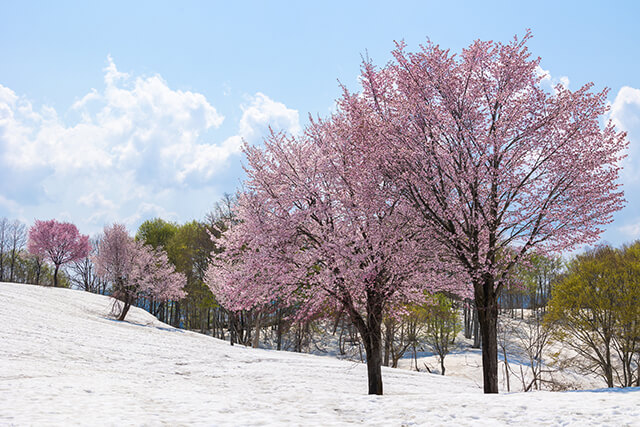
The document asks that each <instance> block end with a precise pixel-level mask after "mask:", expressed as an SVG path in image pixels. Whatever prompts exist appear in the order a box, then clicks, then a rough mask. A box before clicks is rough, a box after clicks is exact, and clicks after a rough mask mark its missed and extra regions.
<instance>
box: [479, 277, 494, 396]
mask: <svg viewBox="0 0 640 427" xmlns="http://www.w3.org/2000/svg"><path fill="white" fill-rule="evenodd" d="M474 288H475V299H476V307H477V310H478V320H479V322H480V335H481V337H482V344H481V346H482V376H483V380H484V392H485V393H498V330H497V326H498V298H497V294H496V292H495V290H494V283H493V278H492V277H491V278H489V277H485V278H484V280H483V281H482V282H481V283H479V284H476V286H474Z"/></svg>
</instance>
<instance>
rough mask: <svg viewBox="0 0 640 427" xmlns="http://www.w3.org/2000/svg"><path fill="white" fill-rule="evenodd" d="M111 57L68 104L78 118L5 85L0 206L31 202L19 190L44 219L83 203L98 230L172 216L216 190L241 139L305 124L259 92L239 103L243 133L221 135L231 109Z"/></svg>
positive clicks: (0, 95)
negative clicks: (94, 84) (98, 80)
mask: <svg viewBox="0 0 640 427" xmlns="http://www.w3.org/2000/svg"><path fill="white" fill-rule="evenodd" d="M107 62H108V64H107V66H106V67H105V69H104V88H102V89H91V90H90V91H89V92H88V93H86V94H85V95H84V96H82V97H79V98H78V99H77V100H76V101H75V102H74V103H73V104H72V105H71V107H70V109H69V111H70V112H71V113H73V114H72V115H74V116H77V117H78V119H77V121H76V122H74V123H67V122H65V120H64V119H63V117H66V115H65V114H58V112H57V111H56V110H54V109H53V108H49V107H47V106H43V107H41V108H36V107H34V106H33V104H32V103H31V102H30V101H29V100H27V99H25V98H24V97H21V96H19V95H17V94H16V93H15V92H14V91H12V90H11V89H10V88H7V87H4V86H2V85H0V181H2V180H5V182H4V184H2V183H1V182H0V194H2V195H3V196H2V199H1V200H0V202H1V203H0V206H2V207H3V210H6V211H9V214H8V215H11V213H13V214H14V215H17V214H18V212H17V210H18V206H20V205H21V204H22V203H26V202H24V201H21V200H20V198H24V197H26V194H30V195H31V196H30V197H31V199H32V200H30V203H32V204H33V206H34V207H33V209H32V210H31V212H33V215H34V217H38V218H40V217H42V216H43V212H44V215H47V216H48V217H53V216H56V215H58V216H59V215H62V214H66V213H68V212H69V211H71V212H73V213H74V214H75V215H80V214H78V213H77V212H76V210H77V211H82V212H83V214H82V219H81V220H78V218H75V221H77V222H82V221H84V222H86V223H87V224H89V223H91V224H96V225H99V226H100V228H101V224H99V222H102V223H107V222H113V221H118V220H122V218H126V219H127V220H128V221H134V222H135V221H136V218H137V219H144V217H145V215H151V214H157V215H163V216H164V217H166V218H167V219H170V218H171V217H176V215H177V214H176V212H177V211H179V210H180V211H184V206H177V205H176V204H177V202H176V200H178V199H181V200H182V202H181V203H182V204H184V201H183V199H182V198H183V197H184V195H185V194H191V192H193V193H194V194H195V193H197V194H198V195H199V196H202V194H206V193H203V192H202V191H200V190H199V189H204V188H211V185H212V183H211V180H212V178H213V177H214V176H215V175H216V174H218V173H220V172H221V171H223V170H225V169H228V168H229V165H230V164H231V162H232V161H236V162H237V161H238V160H239V153H240V151H241V146H242V140H243V139H244V140H247V141H249V142H257V141H258V140H259V139H261V138H262V137H263V136H265V135H266V129H267V127H268V126H269V125H271V126H273V127H275V128H276V129H284V130H288V131H290V132H299V131H300V124H299V120H298V112H297V111H296V110H292V109H289V108H287V107H286V106H285V105H284V104H282V103H279V102H276V101H274V100H272V99H270V98H269V97H268V96H266V95H264V94H262V93H257V94H256V95H255V96H253V97H249V98H248V101H247V105H246V106H241V108H242V117H241V118H240V120H239V121H238V123H237V124H236V126H237V133H236V134H235V135H233V136H230V137H226V138H220V140H221V142H219V141H220V140H219V141H218V142H216V141H215V140H213V139H214V138H215V135H214V132H213V131H215V130H216V129H218V128H219V127H220V126H221V125H222V123H223V121H224V117H223V115H222V114H220V113H219V112H218V111H217V110H216V108H215V107H214V106H213V105H211V103H210V102H209V101H208V100H207V98H206V97H205V96H204V95H203V94H201V93H197V92H192V91H182V90H175V89H172V88H171V87H170V86H169V84H168V83H167V82H166V81H165V80H164V79H163V78H162V77H161V76H159V75H153V76H150V77H149V76H146V77H141V76H134V75H132V74H129V73H124V72H121V71H119V70H118V68H117V67H116V64H115V63H114V61H113V59H112V58H111V57H108V61H107ZM234 159H235V160H234ZM18 177H20V178H18ZM8 179H14V182H13V183H11V184H9V183H7V180H8ZM10 187H11V191H9V189H10ZM9 192H11V194H9ZM211 197H212V199H213V197H215V195H212V196H211ZM10 201H11V202H15V204H13V203H11V202H10ZM213 201H214V200H211V201H210V204H212V203H213ZM36 205H37V208H36ZM44 206H48V208H46V209H45V208H44ZM198 214H199V213H198ZM0 215H1V214H0ZM27 215H29V214H27ZM72 219H74V218H72ZM176 219H177V218H176Z"/></svg>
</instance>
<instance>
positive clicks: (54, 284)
mask: <svg viewBox="0 0 640 427" xmlns="http://www.w3.org/2000/svg"><path fill="white" fill-rule="evenodd" d="M58 269H60V265H59V264H56V269H55V270H54V271H53V287H54V288H57V287H58Z"/></svg>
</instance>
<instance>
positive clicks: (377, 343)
mask: <svg viewBox="0 0 640 427" xmlns="http://www.w3.org/2000/svg"><path fill="white" fill-rule="evenodd" d="M347 309H348V311H349V315H350V317H351V320H352V321H353V323H354V324H355V326H356V327H357V328H358V332H360V336H361V337H362V341H363V343H364V349H365V354H366V356H367V378H368V384H369V394H377V395H382V311H383V310H382V302H381V298H380V295H378V294H377V293H375V292H374V291H368V292H367V318H366V321H365V320H364V319H363V318H362V316H361V315H360V314H359V313H358V312H357V311H356V310H355V308H354V307H347Z"/></svg>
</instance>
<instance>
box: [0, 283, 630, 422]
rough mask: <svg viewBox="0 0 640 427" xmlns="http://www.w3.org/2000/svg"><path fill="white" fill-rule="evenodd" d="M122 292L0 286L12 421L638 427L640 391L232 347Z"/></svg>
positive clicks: (0, 332) (0, 403)
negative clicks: (529, 386)
mask: <svg viewBox="0 0 640 427" xmlns="http://www.w3.org/2000/svg"><path fill="white" fill-rule="evenodd" d="M110 306H111V303H110V299H109V298H108V297H104V296H100V295H93V294H89V293H85V292H81V291H72V290H68V289H54V288H49V287H37V286H30V285H18V284H9V283H0V425H26V424H29V425H33V424H38V425H41V424H58V425H70V424H71V425H73V424H83V425H87V424H90V425H130V424H135V425H138V424H144V425H165V424H166V425H269V424H289V425H290V424H305V425H308V424H311V425H344V424H366V425H385V426H387V425H470V424H473V425H492V426H493V425H500V424H526V425H531V424H543V425H550V424H553V425H585V424H587V423H588V424H590V425H594V424H595V425H597V424H600V425H612V426H614V425H615V426H620V425H634V424H636V425H637V424H638V423H640V421H639V420H640V404H639V402H640V389H637V388H636V389H627V390H594V391H584V392H563V393H551V392H534V393H512V394H501V395H491V396H488V395H484V394H482V390H481V389H480V388H479V387H478V385H477V384H476V383H475V382H472V381H469V380H465V379H455V378H450V377H442V376H439V375H430V374H426V373H420V372H411V371H406V370H400V369H387V368H383V377H384V387H385V395H384V396H368V395H367V394H366V390H367V387H366V368H365V366H364V365H362V364H360V363H354V362H348V361H340V360H336V359H333V358H330V357H319V356H313V355H306V354H295V353H288V352H277V351H272V350H271V351H270V350H257V349H250V348H243V347H238V346H234V347H231V346H229V344H228V343H225V342H222V341H219V340H216V339H214V338H211V337H207V336H204V335H200V334H196V333H192V332H185V331H182V330H178V329H174V328H172V327H170V326H168V325H166V324H164V323H161V322H159V321H158V320H156V319H155V318H154V317H153V316H151V315H150V314H148V313H146V312H145V311H143V310H139V309H135V308H134V309H132V310H131V312H130V314H129V316H128V319H127V321H125V322H118V321H115V320H112V319H110V318H109V311H110Z"/></svg>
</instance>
